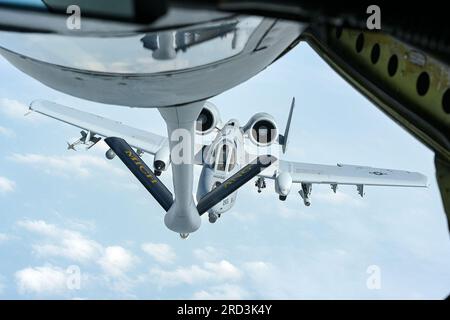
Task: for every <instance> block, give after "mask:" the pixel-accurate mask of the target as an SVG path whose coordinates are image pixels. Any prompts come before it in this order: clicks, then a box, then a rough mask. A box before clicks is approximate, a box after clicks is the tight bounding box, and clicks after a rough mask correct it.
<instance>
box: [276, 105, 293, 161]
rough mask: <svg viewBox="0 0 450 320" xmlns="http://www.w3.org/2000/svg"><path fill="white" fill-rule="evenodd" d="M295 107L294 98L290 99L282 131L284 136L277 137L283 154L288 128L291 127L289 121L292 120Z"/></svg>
mask: <svg viewBox="0 0 450 320" xmlns="http://www.w3.org/2000/svg"><path fill="white" fill-rule="evenodd" d="M294 107H295V97H293V98H292V103H291V109H290V110H289V116H288V120H287V123H286V128H285V129H284V135H280V137H279V139H278V140H279V143H280V144H281V147H282V150H283V153H286V150H287V143H288V136H289V128H290V127H291V120H292V114H293V112H294Z"/></svg>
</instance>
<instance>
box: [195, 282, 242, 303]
mask: <svg viewBox="0 0 450 320" xmlns="http://www.w3.org/2000/svg"><path fill="white" fill-rule="evenodd" d="M247 296H248V292H247V291H246V290H244V289H243V288H241V287H239V286H237V285H232V284H223V285H220V286H214V287H211V288H209V289H208V290H201V291H197V292H195V293H194V297H193V298H194V299H199V300H219V299H220V300H231V299H235V300H240V299H245V298H246V297H247Z"/></svg>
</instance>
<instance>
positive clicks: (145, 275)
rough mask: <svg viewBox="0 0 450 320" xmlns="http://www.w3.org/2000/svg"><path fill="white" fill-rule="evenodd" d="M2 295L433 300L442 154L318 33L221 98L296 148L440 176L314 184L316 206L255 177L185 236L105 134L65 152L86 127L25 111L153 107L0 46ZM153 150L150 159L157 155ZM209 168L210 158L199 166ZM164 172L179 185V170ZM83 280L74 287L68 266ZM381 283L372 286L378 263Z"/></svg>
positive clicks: (438, 274) (120, 113)
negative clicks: (31, 63)
mask: <svg viewBox="0 0 450 320" xmlns="http://www.w3.org/2000/svg"><path fill="white" fill-rule="evenodd" d="M0 74H1V75H2V77H1V79H2V81H1V86H0V146H1V148H0V298H3V299H33V298H46V299H60V298H62V299H94V298H99V299H104V298H117V299H122V298H130V299H133V298H146V299H165V298H175V299H192V298H201V299H203V298H205V299H208V298H210V299H211V298H212V299H214V298H254V299H263V298H275V299H279V298H283V299H284V298H285V299H291V298H300V299H314V298H325V299H333V298H338V299H349V298H362V299H371V298H375V299H379V298H387V299H394V298H408V299H424V298H436V299H440V298H443V297H446V296H447V295H448V293H449V291H450V290H449V289H450V242H449V236H448V230H447V225H446V221H445V217H444V212H443V207H442V204H441V201H440V196H439V193H438V187H437V184H436V180H435V176H434V174H435V172H434V165H433V153H432V152H431V151H430V150H428V149H427V148H426V147H424V146H423V145H421V144H420V143H419V142H418V141H417V140H415V139H414V138H413V137H412V136H411V135H409V134H408V133H406V132H405V131H404V130H403V129H401V128H400V127H398V126H397V125H396V124H394V123H393V122H392V121H391V120H390V119H388V118H387V117H386V116H385V115H383V114H382V113H381V112H380V111H378V110H377V109H376V107H374V106H373V105H372V104H371V103H370V102H369V101H368V100H366V99H365V98H364V97H362V96H361V95H360V94H359V93H357V92H356V91H354V90H353V89H352V88H351V87H350V86H349V85H348V84H347V83H345V82H344V81H343V80H342V79H340V77H339V76H338V75H336V74H335V73H334V72H333V71H332V70H331V69H330V68H329V67H328V66H327V65H326V64H325V63H324V62H323V61H322V60H321V59H320V58H319V57H318V56H317V55H316V54H315V53H314V52H313V51H312V50H311V49H310V48H309V47H308V46H307V45H306V44H301V45H299V46H297V47H296V48H295V49H294V50H292V51H291V52H290V53H289V54H287V55H286V56H285V57H283V59H281V60H279V61H277V62H276V63H275V64H274V65H272V66H270V67H269V68H267V69H266V70H265V71H263V72H262V73H260V74H259V75H257V76H256V77H254V78H253V79H251V80H249V81H248V82H246V83H244V84H242V85H240V86H238V87H236V88H234V89H232V90H229V91H227V92H225V93H223V94H221V95H220V96H217V97H215V98H213V99H211V101H212V102H214V103H215V104H216V105H217V106H218V107H219V110H220V112H221V115H222V119H225V120H227V119H229V118H238V119H239V120H240V121H241V123H245V122H246V121H247V119H248V118H249V117H251V115H253V114H254V113H256V112H261V111H265V112H269V113H271V114H273V115H274V117H275V118H276V120H277V121H278V123H279V126H280V128H281V129H282V130H283V129H284V124H285V121H286V118H287V111H288V108H289V104H290V100H291V98H292V96H294V95H295V97H296V99H297V105H296V110H295V114H294V118H293V123H292V127H291V133H290V137H291V141H290V145H289V150H288V153H287V155H286V158H287V159H290V160H297V161H302V162H316V163H323V164H335V163H338V162H339V163H347V164H360V165H370V166H376V167H385V168H393V169H405V170H411V171H419V172H422V173H424V174H426V175H427V176H428V178H429V182H430V186H429V188H428V189H407V188H406V189H403V188H375V187H373V188H369V187H367V188H366V190H365V191H366V195H365V197H364V199H361V198H360V197H359V196H358V195H357V192H356V190H355V188H354V187H342V188H340V189H339V191H338V193H337V194H336V195H334V194H333V193H332V192H331V190H330V188H329V186H314V187H313V193H312V205H311V207H308V208H306V207H304V205H303V203H302V201H301V198H300V197H299V196H298V195H297V194H296V192H297V189H293V190H292V191H291V195H290V196H289V197H288V200H287V201H286V202H280V201H278V197H277V195H276V194H275V192H274V190H273V184H272V183H270V182H269V183H268V188H267V189H266V190H264V191H263V193H262V194H258V193H257V192H256V190H255V188H254V187H253V186H252V184H249V185H248V186H246V187H244V188H243V189H242V190H241V191H240V193H239V194H238V199H237V203H236V206H235V207H234V208H233V209H232V211H230V212H227V213H226V214H224V215H223V216H222V218H221V219H220V220H219V221H218V222H217V223H216V224H213V225H212V224H209V223H208V221H207V217H206V216H205V217H204V220H203V222H202V227H201V228H200V230H199V231H197V232H196V233H194V234H193V235H191V237H190V238H189V239H188V240H187V241H183V240H181V239H180V238H179V236H178V235H177V234H175V233H173V232H171V231H169V230H168V229H166V228H165V226H164V223H163V212H162V210H161V209H160V207H159V206H158V205H157V203H156V202H155V201H154V200H153V199H152V198H151V197H150V195H148V194H147V192H146V191H145V190H144V188H143V187H141V186H140V185H139V184H138V182H136V181H135V179H134V177H133V176H132V175H131V174H129V173H128V172H127V171H126V170H125V167H124V166H123V164H122V163H120V162H119V161H118V160H117V159H115V160H113V161H107V160H106V159H105V158H104V156H103V154H104V152H105V150H106V147H105V145H104V144H103V143H102V144H99V145H97V146H95V147H94V148H92V149H91V150H90V151H88V152H86V151H84V150H83V148H81V149H80V151H78V152H73V151H68V150H66V141H67V140H68V141H71V140H72V139H74V138H76V137H77V135H78V131H79V130H77V129H76V128H74V127H70V126H67V125H64V124H62V123H59V122H56V121H53V120H50V119H44V118H43V117H40V116H39V115H34V114H32V115H29V116H27V117H23V113H24V112H25V110H26V106H27V105H28V103H29V102H30V101H32V100H34V99H48V100H53V101H56V102H59V103H62V104H66V105H69V106H73V107H76V108H78V109H81V110H86V111H90V112H93V113H97V114H101V115H104V116H107V117H110V118H112V119H118V120H121V121H123V122H124V123H127V124H130V125H134V126H136V127H140V128H143V129H146V130H149V131H153V132H155V133H159V134H165V132H166V130H165V127H164V123H163V121H162V119H161V121H154V119H160V115H159V114H158V112H157V111H156V110H136V109H127V108H120V107H111V106H105V105H101V104H96V103H91V102H88V101H83V100H80V99H77V98H74V97H71V96H67V95H64V94H62V93H59V92H56V91H54V90H52V89H49V88H47V87H45V86H44V85H42V84H40V83H38V82H37V81H35V80H33V79H32V78H30V77H28V76H26V75H24V74H22V73H21V72H19V71H18V70H16V69H15V68H13V67H12V66H11V65H9V63H8V62H6V61H5V60H4V59H2V58H0ZM144 159H147V160H148V161H149V162H150V161H151V158H150V157H149V156H145V158H144ZM197 173H198V171H197ZM163 179H164V180H165V181H166V183H167V184H168V185H170V184H171V182H170V175H167V174H166V175H165V176H164V177H163ZM74 265H75V266H77V267H78V268H79V269H80V271H81V287H80V288H79V289H73V288H69V287H68V286H67V280H68V277H69V275H68V272H67V269H68V268H69V267H70V266H74ZM373 265H375V266H377V267H378V268H379V271H380V286H381V287H380V288H379V289H369V288H368V287H367V285H366V282H367V279H368V277H369V274H368V273H367V269H368V268H369V267H370V266H373Z"/></svg>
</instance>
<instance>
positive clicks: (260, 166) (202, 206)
mask: <svg viewBox="0 0 450 320" xmlns="http://www.w3.org/2000/svg"><path fill="white" fill-rule="evenodd" d="M275 161H277V158H275V157H274V156H271V155H265V156H259V157H257V158H256V159H255V160H253V161H252V162H251V163H249V164H247V165H246V166H245V167H244V168H242V169H241V170H239V171H238V172H237V173H235V174H234V175H232V176H231V177H230V178H228V179H227V180H225V181H224V182H223V183H222V184H221V185H219V186H218V187H217V188H215V189H213V190H211V191H210V192H208V193H207V194H205V195H204V196H203V197H202V198H201V199H200V201H199V202H198V204H197V210H198V213H199V214H200V215H202V214H203V213H205V212H206V211H208V210H209V209H211V208H212V207H214V206H215V205H216V204H218V203H219V202H220V201H222V200H223V199H225V198H226V197H228V196H229V195H230V194H232V193H233V192H235V191H236V190H237V189H239V188H240V187H242V186H243V185H244V184H246V183H247V182H248V181H250V180H251V179H253V178H254V177H256V176H257V175H258V174H260V173H261V171H263V170H264V169H266V168H267V167H269V166H270V165H272V164H273V163H274V162H275Z"/></svg>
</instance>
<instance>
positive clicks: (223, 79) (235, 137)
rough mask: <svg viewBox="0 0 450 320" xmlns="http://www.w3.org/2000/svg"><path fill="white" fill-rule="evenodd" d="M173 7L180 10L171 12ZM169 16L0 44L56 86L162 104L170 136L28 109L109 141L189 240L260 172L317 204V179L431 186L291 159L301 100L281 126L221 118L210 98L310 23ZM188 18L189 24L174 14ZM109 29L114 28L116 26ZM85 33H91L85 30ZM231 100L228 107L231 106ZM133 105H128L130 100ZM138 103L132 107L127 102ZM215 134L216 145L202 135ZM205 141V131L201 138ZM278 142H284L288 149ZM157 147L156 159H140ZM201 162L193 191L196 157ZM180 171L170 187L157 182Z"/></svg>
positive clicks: (58, 110)
mask: <svg viewBox="0 0 450 320" xmlns="http://www.w3.org/2000/svg"><path fill="white" fill-rule="evenodd" d="M173 10H175V11H176V10H177V9H173ZM173 10H172V11H171V12H169V13H168V15H167V19H162V20H157V22H156V23H155V24H153V25H152V27H149V28H148V29H147V30H146V31H145V33H143V32H142V31H140V30H134V31H133V30H131V31H130V30H128V29H127V30H121V29H120V26H117V30H114V32H113V31H108V32H107V31H104V30H103V29H101V28H100V29H99V30H97V29H95V28H96V26H97V25H96V24H92V25H90V24H89V22H86V23H85V24H84V26H85V27H84V28H85V29H84V30H85V31H83V29H82V30H81V31H80V33H79V34H75V35H74V34H71V33H70V31H61V30H63V29H61V28H59V27H58V26H59V23H65V20H61V21H60V20H58V19H59V18H57V17H56V18H55V19H53V20H51V21H50V20H49V22H48V23H50V24H52V27H54V28H56V29H57V30H59V31H61V33H59V34H56V35H49V34H40V33H39V32H35V33H26V32H22V33H15V32H1V33H0V53H1V54H2V55H3V56H4V57H5V58H6V59H7V60H8V61H9V62H11V63H12V64H13V65H14V66H16V67H17V68H18V69H20V70H21V71H23V72H25V73H26V74H28V75H30V76H31V77H33V78H35V79H37V80H39V81H40V82H42V83H44V84H45V85H47V86H49V87H51V88H54V89H56V90H58V91H61V92H64V93H67V94H70V95H73V96H76V97H80V98H84V99H88V100H92V101H96V102H101V103H105V104H112V105H121V106H128V107H140V108H158V110H159V112H160V114H161V116H162V118H163V120H164V121H165V122H166V125H167V133H168V134H167V137H163V136H160V135H156V134H154V133H151V132H148V131H144V130H140V129H136V128H133V127H130V126H128V125H125V124H122V123H121V122H118V121H113V120H109V119H105V118H102V117H100V116H97V115H93V114H90V113H88V112H82V111H79V110H76V109H73V108H70V107H66V106H62V105H60V104H56V103H53V102H49V101H43V100H37V101H34V102H33V103H31V105H30V109H31V110H33V111H35V112H38V113H41V114H44V115H46V116H49V117H52V118H55V119H58V120H61V121H63V122H65V123H68V124H71V125H74V126H77V127H79V128H81V129H82V135H81V138H80V139H79V140H78V141H76V143H74V144H69V147H70V148H75V146H76V144H86V145H87V146H88V147H90V146H92V145H93V144H95V143H96V142H98V141H99V138H102V137H103V138H105V142H106V143H107V144H108V145H109V147H110V149H109V150H108V151H107V152H106V157H107V158H108V159H112V158H114V157H115V156H116V155H117V157H118V158H119V159H120V160H121V161H123V162H124V164H125V165H126V166H127V167H128V168H129V169H130V171H131V172H132V173H133V174H134V175H135V176H136V178H137V179H138V180H139V181H140V182H141V183H142V184H143V186H144V187H145V188H146V189H147V190H148V191H149V192H150V193H151V194H152V196H153V197H154V198H155V199H156V200H157V201H158V203H159V204H160V205H161V206H162V208H163V209H164V210H165V211H166V212H167V213H166V214H165V217H164V222H165V225H166V226H167V227H168V228H169V229H170V230H172V231H175V232H177V233H179V234H180V235H181V236H182V237H183V238H186V237H187V235H189V234H190V233H192V232H194V231H196V230H197V229H198V228H199V227H200V224H201V215H202V214H204V213H208V215H209V220H210V222H215V221H216V220H217V219H218V218H219V217H220V215H222V214H223V213H224V212H225V211H227V210H230V209H231V208H232V207H233V205H234V204H235V200H236V195H237V190H238V188H239V187H241V186H242V185H244V184H245V183H247V182H249V181H250V180H253V179H255V180H256V182H255V185H256V187H257V188H258V190H261V189H262V188H264V187H265V179H273V180H274V185H275V192H276V193H277V194H278V195H279V198H280V200H285V199H286V197H287V196H288V195H289V194H292V193H294V192H295V193H297V192H298V193H299V195H300V196H301V197H302V198H303V201H304V203H305V205H310V195H311V190H312V185H313V184H318V183H320V184H329V185H330V186H331V188H332V190H333V191H336V188H337V187H338V185H340V184H345V185H355V186H356V188H357V191H358V192H359V194H360V195H361V196H362V195H363V194H364V190H363V188H364V186H367V185H370V186H405V187H424V186H426V177H425V176H423V175H422V174H419V173H414V172H407V171H398V170H388V169H378V168H370V167H363V166H353V165H342V164H338V165H336V166H330V165H318V164H307V163H300V162H291V161H284V160H282V159H280V155H282V154H284V153H285V152H286V150H287V149H286V147H287V143H288V134H289V127H290V124H291V118H292V112H293V109H294V105H295V101H294V100H293V101H292V105H291V109H290V111H289V112H288V113H287V119H288V121H287V125H286V127H285V130H284V133H283V134H280V132H279V126H278V125H277V124H276V122H275V120H274V118H273V117H272V116H271V115H269V114H266V113H258V114H255V115H254V116H253V117H251V119H250V120H249V121H247V122H246V123H245V124H242V125H241V124H240V123H239V121H238V120H236V119H231V120H229V121H222V120H221V118H220V115H219V111H218V110H217V108H216V107H215V106H214V105H213V104H212V103H210V102H208V101H207V99H208V98H210V97H212V96H215V95H217V94H220V93H222V92H223V91H225V90H227V89H230V88H232V87H234V86H236V85H238V84H239V83H242V82H243V81H245V80H247V79H249V78H251V77H252V76H254V75H255V74H257V73H259V72H260V71H262V70H263V69H264V68H266V67H267V66H269V65H270V64H271V63H272V62H274V61H275V60H277V59H278V58H280V57H282V55H283V54H284V53H286V52H288V51H289V50H290V49H292V48H293V47H294V46H295V45H296V44H297V43H298V41H299V39H300V35H301V34H302V32H303V30H304V28H305V25H302V24H300V23H293V22H288V21H284V20H279V19H273V18H262V17H254V16H246V15H239V14H237V15H236V14H229V13H217V12H212V13H209V14H208V15H205V14H204V12H200V13H199V12H196V11H195V12H191V11H189V10H187V9H183V10H184V11H183V14H182V15H180V12H173ZM180 17H183V19H182V22H183V23H182V24H180V25H179V26H177V25H176V24H173V21H174V20H173V19H175V21H177V20H176V19H179V18H180ZM110 29H111V26H109V30H110ZM83 32H85V33H83ZM224 107H226V106H224ZM124 110H125V109H124ZM126 110H127V112H132V109H126ZM208 134H209V135H213V136H214V138H213V139H212V142H207V143H206V142H197V141H196V139H195V138H196V137H199V136H200V137H201V136H204V135H208ZM197 140H198V139H197ZM280 149H281V151H280ZM144 152H145V153H148V154H150V155H153V156H154V160H153V164H152V166H151V167H152V168H150V167H149V166H147V165H146V164H145V163H144V161H143V160H142V158H141V155H142V153H144ZM195 164H198V165H201V166H203V169H202V173H201V176H200V179H199V185H198V188H197V195H196V197H194V194H193V182H194V180H193V166H194V165H195ZM169 167H171V168H172V179H173V188H174V190H173V192H174V194H172V192H171V191H169V189H168V188H167V187H166V186H164V184H163V183H162V182H161V181H160V180H159V179H158V177H157V176H158V175H159V174H161V173H162V172H163V171H166V170H167V169H168V168H169Z"/></svg>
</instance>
